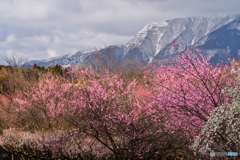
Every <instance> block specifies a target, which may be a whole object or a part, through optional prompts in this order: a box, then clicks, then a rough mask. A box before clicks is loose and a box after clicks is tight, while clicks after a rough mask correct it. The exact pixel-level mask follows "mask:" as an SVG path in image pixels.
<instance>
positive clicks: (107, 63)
mask: <svg viewBox="0 0 240 160" xmlns="http://www.w3.org/2000/svg"><path fill="white" fill-rule="evenodd" d="M187 48H196V49H198V50H201V51H202V52H203V54H204V56H206V57H208V59H209V61H210V62H211V63H214V64H215V63H222V62H224V60H225V62H224V63H227V62H228V61H229V60H230V59H238V58H239V55H240V16H239V15H237V16H226V17H188V18H175V19H172V20H167V21H165V22H164V23H161V24H159V23H151V24H148V25H146V26H145V27H144V28H143V29H142V30H140V31H139V32H138V33H137V34H136V35H135V36H133V38H131V39H130V40H129V41H128V42H127V43H126V44H123V45H110V46H108V47H106V48H102V49H98V50H95V51H89V52H77V53H75V54H73V55H71V56H63V57H59V58H56V59H54V60H49V61H41V60H40V61H30V62H27V63H25V64H24V66H26V67H29V66H32V65H33V64H37V65H39V66H44V67H49V66H53V65H56V64H59V65H63V66H65V65H67V66H69V65H80V66H83V67H90V68H94V69H98V68H110V69H113V68H116V67H120V68H131V67H133V68H134V67H141V66H147V65H148V64H152V63H156V64H161V63H162V61H168V59H169V60H170V59H174V58H175V57H177V56H178V55H180V54H181V53H182V52H183V51H185V50H186V49H187ZM219 57H220V58H219Z"/></svg>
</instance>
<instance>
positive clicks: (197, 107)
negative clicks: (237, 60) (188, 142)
mask: <svg viewBox="0 0 240 160" xmlns="http://www.w3.org/2000/svg"><path fill="white" fill-rule="evenodd" d="M225 71H226V67H225V66H212V65H211V64H209V63H208V62H207V59H205V58H204V57H202V56H198V57H195V58H193V57H191V56H190V55H188V54H187V55H184V56H182V57H180V58H179V59H178V60H177V62H176V63H175V64H174V65H171V66H163V67H161V68H159V69H158V70H157V72H156V73H155V75H154V76H153V78H152V82H153V91H154V94H155V98H156V99H157V101H158V105H159V107H160V109H161V110H164V111H165V112H166V113H169V114H170V121H169V127H170V128H171V129H173V130H174V129H182V130H184V131H186V132H188V133H189V134H190V135H197V134H198V133H199V130H200V129H201V127H202V125H203V124H204V123H205V122H206V121H207V120H208V117H209V115H210V113H211V111H212V110H213V109H214V108H216V107H218V106H220V105H222V104H224V103H226V102H227V101H228V100H229V98H228V97H227V96H226V94H225V93H224V89H225V88H226V87H227V86H231V85H233V83H234V80H233V79H232V78H231V77H227V76H226V72H225Z"/></svg>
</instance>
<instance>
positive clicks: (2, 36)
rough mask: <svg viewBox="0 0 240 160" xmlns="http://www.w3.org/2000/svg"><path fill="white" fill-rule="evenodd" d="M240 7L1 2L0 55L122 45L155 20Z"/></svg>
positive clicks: (125, 0)
mask: <svg viewBox="0 0 240 160" xmlns="http://www.w3.org/2000/svg"><path fill="white" fill-rule="evenodd" d="M239 5H240V1H238V0H228V1H226V0H211V1H210V0H201V1H200V0H184V1H183V0H0V57H1V56H4V55H6V53H8V54H9V53H11V54H18V55H22V56H26V57H28V58H29V59H31V58H48V57H52V56H57V55H64V54H68V53H73V52H75V51H77V50H84V49H87V48H93V47H102V46H105V45H110V44H121V43H125V42H127V41H128V40H129V39H130V37H131V36H133V35H134V34H135V33H136V32H137V31H138V30H140V29H141V28H142V27H143V26H144V25H146V24H147V23H151V22H153V21H162V20H164V19H168V18H174V17H186V16H198V15H201V16H209V15H213V16H215V15H223V14H236V13H240V10H239V7H238V6H239ZM0 63H1V62H0Z"/></svg>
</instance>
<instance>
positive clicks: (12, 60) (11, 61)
mask: <svg viewBox="0 0 240 160" xmlns="http://www.w3.org/2000/svg"><path fill="white" fill-rule="evenodd" d="M3 60H4V62H5V63H6V64H7V65H8V66H12V67H20V66H22V65H23V64H24V63H25V62H26V59H24V58H22V57H19V56H6V57H3Z"/></svg>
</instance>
